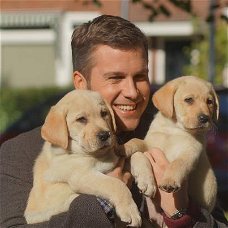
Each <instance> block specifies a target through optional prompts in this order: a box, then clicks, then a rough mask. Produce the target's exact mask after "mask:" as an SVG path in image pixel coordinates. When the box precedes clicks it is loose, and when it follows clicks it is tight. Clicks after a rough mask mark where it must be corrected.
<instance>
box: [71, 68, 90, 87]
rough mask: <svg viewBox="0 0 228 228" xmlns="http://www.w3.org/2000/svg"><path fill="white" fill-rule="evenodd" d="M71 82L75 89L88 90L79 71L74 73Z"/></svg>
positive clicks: (86, 83)
mask: <svg viewBox="0 0 228 228" xmlns="http://www.w3.org/2000/svg"><path fill="white" fill-rule="evenodd" d="M73 80H74V87H75V89H88V82H87V80H86V79H85V77H84V76H83V75H82V74H81V73H80V72H79V71H74V73H73Z"/></svg>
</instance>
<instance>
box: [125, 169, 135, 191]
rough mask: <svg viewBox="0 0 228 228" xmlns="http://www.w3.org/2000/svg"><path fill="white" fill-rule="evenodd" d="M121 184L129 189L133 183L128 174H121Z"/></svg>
mask: <svg viewBox="0 0 228 228" xmlns="http://www.w3.org/2000/svg"><path fill="white" fill-rule="evenodd" d="M123 182H124V183H125V184H126V185H127V186H128V187H129V188H130V187H131V185H132V182H133V178H132V175H131V173H130V172H125V173H124V174H123Z"/></svg>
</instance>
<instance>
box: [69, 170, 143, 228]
mask: <svg viewBox="0 0 228 228" xmlns="http://www.w3.org/2000/svg"><path fill="white" fill-rule="evenodd" d="M69 184H70V187H71V188H72V190H73V191H75V192H77V193H84V194H91V195H96V196H98V197H102V198H105V199H107V200H109V202H111V203H112V204H113V205H114V207H115V209H116V213H117V215H118V216H119V217H120V219H121V220H122V221H123V222H126V223H128V224H129V225H130V226H136V227H139V226H140V225H141V217H140V214H139V211H138V208H137V206H136V204H135V202H134V201H133V199H132V195H131V192H130V190H129V189H128V188H127V186H126V185H125V184H124V183H123V182H122V181H120V180H118V179H117V178H114V177H110V176H107V175H104V174H102V173H100V172H97V171H90V170H86V171H85V172H83V173H80V175H79V174H78V173H75V174H72V176H71V178H70V179H69Z"/></svg>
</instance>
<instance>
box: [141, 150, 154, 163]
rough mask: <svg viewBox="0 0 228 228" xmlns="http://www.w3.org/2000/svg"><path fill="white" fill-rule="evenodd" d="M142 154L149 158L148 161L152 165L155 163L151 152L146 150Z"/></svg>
mask: <svg viewBox="0 0 228 228" xmlns="http://www.w3.org/2000/svg"><path fill="white" fill-rule="evenodd" d="M144 154H145V155H146V157H147V158H148V159H149V161H150V163H151V164H152V165H153V164H154V163H155V160H154V158H153V156H152V155H151V153H149V152H148V151H146V152H144Z"/></svg>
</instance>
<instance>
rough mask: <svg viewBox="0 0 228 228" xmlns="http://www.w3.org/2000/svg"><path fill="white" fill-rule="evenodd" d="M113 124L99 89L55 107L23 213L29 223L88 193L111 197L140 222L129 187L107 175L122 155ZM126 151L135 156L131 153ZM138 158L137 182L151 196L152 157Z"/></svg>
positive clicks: (127, 217) (123, 215)
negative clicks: (98, 91)
mask: <svg viewBox="0 0 228 228" xmlns="http://www.w3.org/2000/svg"><path fill="white" fill-rule="evenodd" d="M115 128H116V126H115V122H114V117H113V113H112V110H111V109H110V108H109V107H108V106H107V104H106V103H105V102H104V101H103V99H102V98H101V96H100V95H99V94H98V93H96V92H92V91H88V90H74V91H71V92H70V93H68V94H67V95H65V96H64V97H63V98H62V99H61V100H60V101H59V102H58V103H57V104H56V105H55V106H53V107H52V108H51V110H50V112H49V113H48V115H47V117H46V120H45V123H44V125H43V126H42V129H41V134H42V137H43V138H44V139H45V140H46V141H45V143H44V146H43V149H42V151H41V153H40V155H39V156H38V158H37V160H36V161H35V166H34V181H33V188H32V190H31V192H30V195H29V199H28V203H27V208H26V210H25V214H24V215H25V218H26V220H27V222H28V223H37V222H42V221H46V220H49V219H50V217H51V216H53V215H55V214H58V213H61V212H65V211H67V210H68V209H69V206H70V203H71V202H72V201H73V199H74V198H75V197H77V196H78V194H79V193H85V194H92V195H96V196H99V197H103V198H105V199H108V200H109V201H110V202H111V203H112V204H113V205H114V206H115V209H116V212H117V215H118V216H119V217H120V219H121V220H122V221H124V222H127V223H129V224H130V225H132V226H140V224H141V218H140V214H139V212H138V209H137V206H136V204H135V203H134V201H133V199H132V196H131V193H130V191H129V189H128V188H127V186H126V185H125V184H124V183H123V182H121V181H120V180H119V179H117V178H114V177H111V176H107V175H105V173H107V172H109V171H111V170H112V169H113V168H114V167H115V166H116V164H117V162H118V159H119V156H118V155H117V152H118V150H120V147H119V146H117V143H116V137H115ZM120 153H122V154H123V153H124V150H123V149H121V150H120ZM126 153H127V155H128V156H130V155H131V151H126ZM125 155H126V154H125ZM134 156H135V158H134ZM134 156H133V163H134V160H137V161H138V162H139V167H141V168H142V169H139V168H138V166H137V168H136V169H135V172H136V175H137V181H138V186H139V187H140V188H141V191H142V192H144V193H145V194H146V195H152V194H153V192H154V191H155V188H154V186H153V185H152V181H153V176H152V172H151V167H150V164H149V161H148V160H147V159H146V157H145V156H144V155H143V154H142V153H139V152H138V153H135V155H134ZM140 164H141V165H140ZM133 169H134V168H133ZM137 172H139V173H137Z"/></svg>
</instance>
